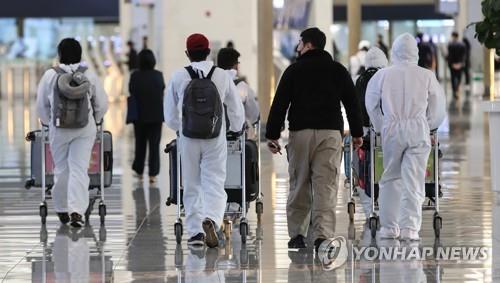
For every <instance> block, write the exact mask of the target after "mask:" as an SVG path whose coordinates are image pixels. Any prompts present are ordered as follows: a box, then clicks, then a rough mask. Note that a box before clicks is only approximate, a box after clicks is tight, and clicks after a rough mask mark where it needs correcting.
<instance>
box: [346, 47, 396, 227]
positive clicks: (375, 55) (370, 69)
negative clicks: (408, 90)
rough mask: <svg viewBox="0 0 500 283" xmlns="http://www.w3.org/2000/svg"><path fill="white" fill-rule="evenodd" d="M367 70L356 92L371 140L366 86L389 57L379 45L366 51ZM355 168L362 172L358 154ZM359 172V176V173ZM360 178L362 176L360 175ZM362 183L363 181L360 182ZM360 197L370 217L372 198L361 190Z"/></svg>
mask: <svg viewBox="0 0 500 283" xmlns="http://www.w3.org/2000/svg"><path fill="white" fill-rule="evenodd" d="M365 64H366V68H367V69H366V70H365V71H364V72H363V73H362V74H361V75H360V76H359V77H358V79H357V80H356V93H357V95H358V97H359V101H360V104H361V111H362V112H363V135H364V136H365V140H369V136H368V135H369V134H370V124H371V123H370V116H368V112H367V111H366V106H365V95H366V87H367V86H368V82H369V81H370V79H371V78H372V77H373V76H374V75H375V73H377V72H378V71H379V70H380V69H382V68H385V67H387V64H388V62H387V57H386V56H385V54H384V52H383V51H382V50H380V49H379V48H377V47H372V48H370V50H368V52H367V53H366V58H365ZM363 148H364V149H365V150H367V151H368V150H369V144H365V143H364V144H363ZM352 166H353V168H359V169H360V171H359V172H361V168H360V167H359V158H358V155H357V154H353V160H352ZM359 172H358V176H360V175H359ZM360 178H362V177H361V176H360ZM362 181H363V183H364V184H365V187H364V189H365V190H367V189H369V187H368V185H367V183H368V182H367V180H364V178H363V179H362ZM360 183H361V182H360ZM359 198H360V200H361V204H362V206H363V210H364V211H365V216H366V217H367V218H368V217H369V214H370V211H371V200H370V197H369V196H368V195H367V194H366V193H365V191H363V190H361V192H360V193H359Z"/></svg>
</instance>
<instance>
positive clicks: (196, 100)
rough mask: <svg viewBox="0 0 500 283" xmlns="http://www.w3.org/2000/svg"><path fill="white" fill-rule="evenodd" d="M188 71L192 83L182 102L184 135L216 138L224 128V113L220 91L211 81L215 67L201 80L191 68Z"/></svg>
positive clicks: (197, 137)
mask: <svg viewBox="0 0 500 283" xmlns="http://www.w3.org/2000/svg"><path fill="white" fill-rule="evenodd" d="M186 70H187V71H188V73H189V75H190V76H191V81H190V82H189V84H188V85H187V87H186V90H185V91H184V99H183V101H182V134H183V135H184V136H185V137H188V138H193V139H213V138H216V137H218V136H219V134H220V130H221V128H222V119H223V112H224V111H223V109H222V101H221V99H220V95H219V91H218V90H217V87H216V86H215V84H214V83H213V82H212V80H211V78H212V74H213V73H214V70H215V66H214V67H212V69H211V70H210V72H209V73H208V75H207V76H206V77H204V76H203V74H202V76H201V78H200V77H199V76H198V74H197V73H196V72H195V71H194V69H193V68H192V67H191V66H189V67H186Z"/></svg>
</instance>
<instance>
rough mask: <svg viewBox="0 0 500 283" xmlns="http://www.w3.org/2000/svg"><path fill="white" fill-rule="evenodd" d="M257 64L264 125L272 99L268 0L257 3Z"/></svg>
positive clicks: (270, 20)
mask: <svg viewBox="0 0 500 283" xmlns="http://www.w3.org/2000/svg"><path fill="white" fill-rule="evenodd" d="M257 18H258V21H257V23H258V24H257V46H258V47H257V50H258V54H257V62H258V69H257V70H258V78H259V80H258V92H257V93H258V96H259V104H260V110H261V118H262V121H263V122H264V123H265V122H267V117H268V115H269V109H270V108H271V102H272V99H273V97H274V86H275V81H274V63H273V3H272V1H268V0H259V1H258V2H257Z"/></svg>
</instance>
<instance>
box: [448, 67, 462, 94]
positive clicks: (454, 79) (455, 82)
mask: <svg viewBox="0 0 500 283" xmlns="http://www.w3.org/2000/svg"><path fill="white" fill-rule="evenodd" d="M462 71H463V69H462V68H460V69H458V70H457V69H454V68H453V67H452V66H451V65H450V74H451V89H452V90H453V95H455V96H456V95H458V93H457V92H458V88H459V87H460V82H461V81H462Z"/></svg>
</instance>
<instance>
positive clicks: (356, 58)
mask: <svg viewBox="0 0 500 283" xmlns="http://www.w3.org/2000/svg"><path fill="white" fill-rule="evenodd" d="M368 49H370V42H369V41H367V40H361V41H360V42H359V44H358V52H357V53H356V54H354V55H353V56H351V58H350V59H349V71H350V73H351V76H352V79H353V81H354V80H355V79H356V77H357V76H359V75H360V74H361V73H363V72H364V70H365V56H366V52H368Z"/></svg>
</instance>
